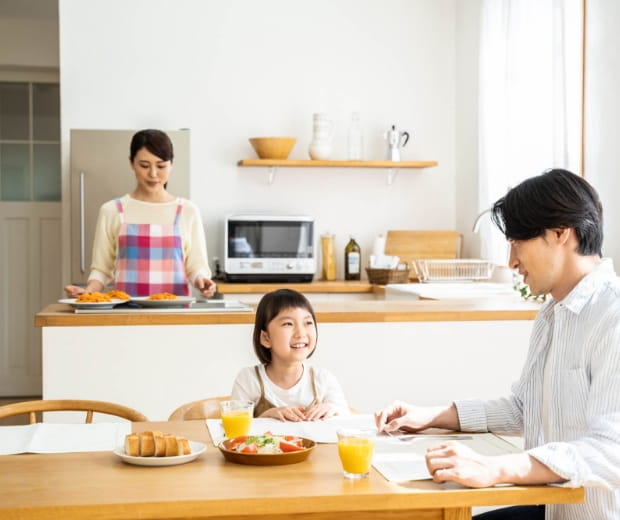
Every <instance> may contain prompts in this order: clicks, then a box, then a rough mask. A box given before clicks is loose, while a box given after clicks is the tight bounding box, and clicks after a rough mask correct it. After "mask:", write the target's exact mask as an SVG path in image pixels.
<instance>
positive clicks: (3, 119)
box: [0, 82, 61, 201]
mask: <svg viewBox="0 0 620 520" xmlns="http://www.w3.org/2000/svg"><path fill="white" fill-rule="evenodd" d="M60 189H61V182H60V89H59V85H58V84H56V83H34V82H0V201H59V200H60V198H61V194H60Z"/></svg>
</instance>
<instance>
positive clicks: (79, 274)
mask: <svg viewBox="0 0 620 520" xmlns="http://www.w3.org/2000/svg"><path fill="white" fill-rule="evenodd" d="M137 131H138V130H82V129H72V130H71V141H70V146H71V152H70V153H71V163H70V164H71V209H70V213H71V215H70V219H71V283H73V284H77V285H82V284H85V283H86V280H87V278H88V273H89V272H90V264H91V257H92V248H93V240H94V236H95V223H96V221H97V215H98V213H99V208H100V207H101V205H102V204H103V203H104V202H107V201H108V200H111V199H114V198H117V197H121V196H123V195H125V194H126V193H130V192H132V191H133V189H134V187H135V185H136V182H135V176H134V172H133V170H132V169H131V167H130V164H129V145H130V142H131V138H132V136H133V135H134V134H135V133H136V132H137ZM165 132H166V133H167V134H168V135H169V136H170V139H171V141H172V144H173V147H174V160H173V163H172V172H171V174H170V180H169V181H168V188H167V189H168V191H169V192H170V193H172V194H173V195H176V196H179V197H183V198H189V191H190V189H189V184H190V182H189V179H190V174H189V167H190V157H189V150H190V146H189V145H190V131H189V130H165Z"/></svg>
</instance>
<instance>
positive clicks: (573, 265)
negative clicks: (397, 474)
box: [376, 170, 620, 520]
mask: <svg viewBox="0 0 620 520" xmlns="http://www.w3.org/2000/svg"><path fill="white" fill-rule="evenodd" d="M492 219H493V221H494V222H495V224H496V225H497V226H498V227H499V228H500V230H501V231H502V232H503V233H504V234H505V236H506V238H507V239H508V241H509V243H510V267H512V268H513V269H517V270H518V271H519V273H520V274H521V275H523V277H524V281H525V283H527V284H528V285H529V286H530V290H531V292H532V294H534V295H539V294H548V295H551V298H550V299H549V300H548V301H547V302H546V303H545V304H544V305H543V307H542V308H541V310H540V311H539V313H538V315H537V317H536V320H535V321H534V326H533V331H532V336H531V338H530V348H529V352H528V355H527V359H526V362H525V366H524V367H523V371H522V373H521V376H520V378H519V380H518V381H517V382H516V383H515V384H514V385H513V386H512V394H511V395H510V396H508V397H506V398H502V399H497V400H492V401H484V402H483V401H478V400H464V401H455V402H454V403H453V404H452V405H450V406H449V407H437V408H424V407H417V406H413V405H409V404H406V403H403V402H396V403H394V404H392V405H391V406H388V407H387V408H385V409H384V410H382V411H380V412H378V413H377V414H376V421H377V427H378V429H379V430H380V431H386V432H390V431H394V430H398V429H403V430H407V431H419V430H424V429H426V428H430V427H437V428H448V429H452V430H461V431H468V432H473V431H482V432H485V431H492V432H495V433H506V434H519V435H523V437H524V441H525V451H524V452H523V453H519V454H510V455H502V456H492V457H490V456H482V455H479V454H477V453H475V452H473V451H472V450H470V449H468V448H467V447H465V446H463V445H461V444H459V443H456V442H454V443H452V442H451V443H446V444H443V445H440V446H437V447H435V448H432V449H430V450H428V452H427V455H426V463H427V466H428V469H429V471H430V473H431V475H432V476H433V479H434V480H435V481H436V482H445V481H454V482H457V483H460V484H462V485H465V486H470V487H487V486H493V485H494V484H499V483H513V484H546V483H549V484H551V483H553V484H556V485H561V486H569V487H578V486H585V487H586V502H585V504H569V505H547V506H527V507H512V508H504V509H498V510H495V511H491V512H488V513H484V514H482V515H479V516H478V517H477V518H479V519H480V520H482V519H484V520H491V519H493V520H495V519H498V520H499V519H503V520H506V519H523V520H525V519H527V520H536V519H541V520H542V519H544V518H546V519H547V520H550V519H551V520H560V519H561V520H603V519H612V518H613V519H618V518H620V282H619V280H618V278H617V276H616V274H615V273H614V270H613V266H612V262H611V260H609V259H602V258H601V245H602V240H603V231H602V226H603V220H602V206H601V203H600V200H599V197H598V195H597V193H596V191H595V190H594V189H593V188H592V187H591V186H590V185H589V184H588V183H587V182H586V181H585V180H583V179H582V178H581V177H578V176H577V175H574V174H572V173H570V172H568V171H566V170H549V171H547V172H545V173H543V174H542V175H540V176H537V177H533V178H531V179H527V180H525V181H524V182H522V183H521V184H519V185H518V186H517V187H516V188H513V189H512V190H510V191H509V192H508V193H507V194H506V196H505V197H503V198H501V199H500V200H498V201H497V202H496V203H495V204H494V206H493V210H492ZM545 514H546V516H545Z"/></svg>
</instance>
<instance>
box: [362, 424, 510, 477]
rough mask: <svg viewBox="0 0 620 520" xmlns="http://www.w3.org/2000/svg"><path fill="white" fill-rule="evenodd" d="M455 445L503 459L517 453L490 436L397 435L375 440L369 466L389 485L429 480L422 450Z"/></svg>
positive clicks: (502, 441) (507, 444) (503, 442)
mask: <svg viewBox="0 0 620 520" xmlns="http://www.w3.org/2000/svg"><path fill="white" fill-rule="evenodd" d="M448 440H450V441H458V442H462V443H463V444H465V445H467V446H468V447H469V448H471V449H472V450H474V451H476V452H478V453H481V454H482V455H504V454H506V453H519V452H520V451H521V450H520V449H519V448H517V447H516V446H515V445H513V444H511V443H509V442H508V441H505V440H504V439H502V438H501V437H498V436H497V435H494V434H492V433H456V434H446V435H430V434H429V435H426V434H417V435H401V436H399V437H388V436H385V437H383V436H381V437H377V438H376V442H375V453H374V456H373V459H372V465H373V466H374V468H375V469H376V470H377V471H378V472H379V473H381V474H382V475H383V476H384V477H385V478H386V479H387V480H389V481H391V482H406V481H408V480H425V479H430V478H431V475H430V473H429V472H428V469H427V468H426V461H425V460H424V455H425V454H426V450H427V449H428V448H431V447H433V446H437V445H438V444H441V443H442V442H446V441H448Z"/></svg>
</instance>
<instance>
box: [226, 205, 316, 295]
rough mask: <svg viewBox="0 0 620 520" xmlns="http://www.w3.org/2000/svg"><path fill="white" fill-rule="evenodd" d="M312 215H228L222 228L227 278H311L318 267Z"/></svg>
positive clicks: (269, 280) (248, 280)
mask: <svg viewBox="0 0 620 520" xmlns="http://www.w3.org/2000/svg"><path fill="white" fill-rule="evenodd" d="M314 227H315V226H314V218H313V217H309V216H306V215H250V214H247V215H230V216H228V217H226V221H225V229H224V249H225V251H224V253H225V254H224V275H225V278H226V280H227V281H229V282H258V283H260V282H291V283H292V282H311V281H312V278H313V277H314V273H315V272H316V268H317V259H316V244H315V233H314Z"/></svg>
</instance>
